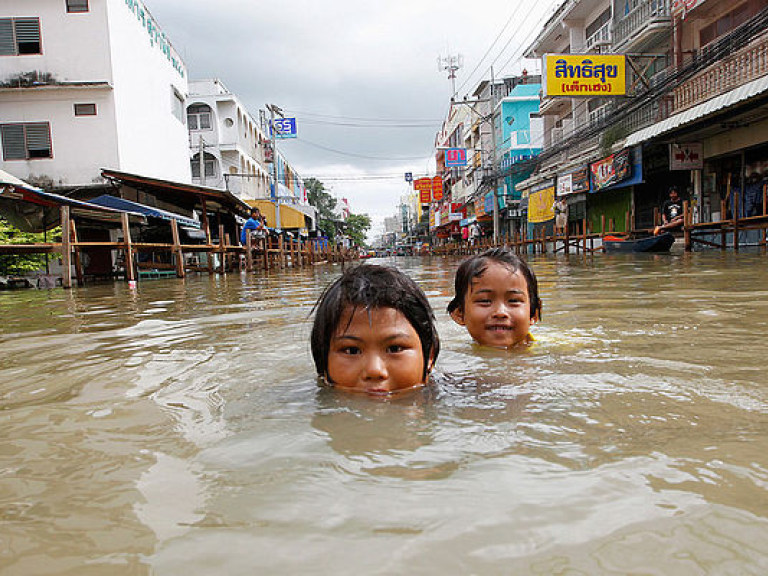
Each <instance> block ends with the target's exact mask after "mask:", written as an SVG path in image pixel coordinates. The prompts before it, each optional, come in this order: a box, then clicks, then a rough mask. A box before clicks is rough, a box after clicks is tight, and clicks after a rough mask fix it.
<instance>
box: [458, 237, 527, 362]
mask: <svg viewBox="0 0 768 576" xmlns="http://www.w3.org/2000/svg"><path fill="white" fill-rule="evenodd" d="M454 285H455V290H456V295H455V296H454V298H453V300H451V302H450V303H449V304H448V312H449V313H450V315H451V318H453V320H454V321H455V322H456V323H457V324H459V325H461V326H464V327H465V328H466V329H467V332H469V335H470V336H472V338H473V339H474V340H475V342H477V343H478V344H480V345H482V346H492V347H494V348H512V347H513V346H517V345H520V344H528V343H530V342H531V341H532V340H533V338H532V336H531V335H530V328H531V324H534V323H536V322H537V321H538V320H539V319H540V318H541V300H540V299H539V287H538V282H537V280H536V275H535V274H534V273H533V270H531V268H530V267H529V266H528V264H527V263H526V262H525V261H524V260H522V259H521V258H519V257H518V256H517V255H515V254H514V253H512V252H511V251H510V250H509V249H507V248H491V249H490V250H487V251H485V252H483V253H482V254H479V255H476V256H472V257H470V258H468V259H467V260H465V261H464V262H462V263H461V265H460V266H459V268H458V270H457V271H456V280H455V283H454Z"/></svg>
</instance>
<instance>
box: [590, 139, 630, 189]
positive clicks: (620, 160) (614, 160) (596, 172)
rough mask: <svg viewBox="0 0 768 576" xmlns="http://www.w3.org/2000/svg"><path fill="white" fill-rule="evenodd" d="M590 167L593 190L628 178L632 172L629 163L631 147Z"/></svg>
mask: <svg viewBox="0 0 768 576" xmlns="http://www.w3.org/2000/svg"><path fill="white" fill-rule="evenodd" d="M589 167H590V170H591V172H592V187H593V192H597V191H598V190H602V189H603V188H607V187H608V186H611V185H612V184H616V183H617V182H621V181H622V180H626V179H627V178H629V176H630V174H631V172H632V167H631V164H630V163H629V148H625V149H624V150H622V151H621V152H616V154H611V155H610V156H608V157H607V158H603V159H602V160H599V161H597V162H594V163H593V164H590V166H589Z"/></svg>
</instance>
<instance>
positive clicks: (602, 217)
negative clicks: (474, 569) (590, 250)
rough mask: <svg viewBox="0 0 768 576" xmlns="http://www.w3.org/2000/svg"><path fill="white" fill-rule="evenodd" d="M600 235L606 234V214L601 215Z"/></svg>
mask: <svg viewBox="0 0 768 576" xmlns="http://www.w3.org/2000/svg"><path fill="white" fill-rule="evenodd" d="M600 236H605V214H601V215H600Z"/></svg>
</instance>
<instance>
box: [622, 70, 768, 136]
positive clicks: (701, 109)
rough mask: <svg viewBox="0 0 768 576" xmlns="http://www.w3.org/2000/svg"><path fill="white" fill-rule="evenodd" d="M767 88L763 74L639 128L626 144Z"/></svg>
mask: <svg viewBox="0 0 768 576" xmlns="http://www.w3.org/2000/svg"><path fill="white" fill-rule="evenodd" d="M766 90H768V76H763V77H761V78H758V79H757V80H753V81H752V82H748V83H746V84H744V85H743V86H739V87H738V88H734V89H733V90H731V91H729V92H726V93H725V94H721V95H720V96H716V97H715V98H711V99H710V100H707V101H706V102H703V103H701V104H699V105H697V106H694V107H693V108H689V109H688V110H685V111H684V112H680V113H679V114H675V115H674V116H670V117H669V118H667V119H666V120H662V121H661V122H657V123H656V124H654V125H653V126H649V127H648V128H643V129H642V130H638V131H637V132H635V133H633V134H630V135H629V136H628V137H627V140H626V142H625V144H624V145H625V146H628V147H629V146H635V145H637V144H640V143H641V142H645V141H646V140H650V139H651V138H654V137H656V136H660V135H661V134H664V133H666V132H670V131H672V130H674V129H675V128H679V127H680V126H684V125H686V124H690V123H691V122H694V121H696V120H699V119H701V118H704V117H706V116H709V115H710V114H714V113H715V112H718V111H719V110H722V109H723V108H728V107H729V106H733V105H734V104H738V103H739V102H743V101H744V100H748V99H750V98H752V97H754V96H757V95H758V94H761V93H763V92H765V91H766Z"/></svg>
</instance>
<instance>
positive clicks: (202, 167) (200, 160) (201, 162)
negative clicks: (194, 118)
mask: <svg viewBox="0 0 768 576" xmlns="http://www.w3.org/2000/svg"><path fill="white" fill-rule="evenodd" d="M198 150H199V151H198V153H197V156H198V158H197V163H198V166H199V167H200V186H205V143H204V142H203V135H202V134H200V142H199V144H198Z"/></svg>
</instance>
